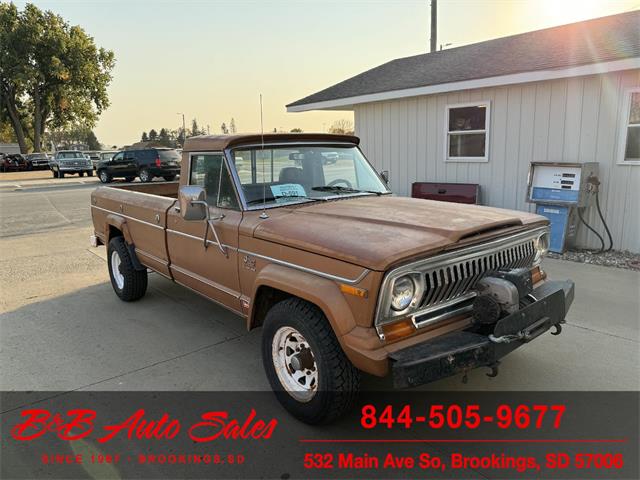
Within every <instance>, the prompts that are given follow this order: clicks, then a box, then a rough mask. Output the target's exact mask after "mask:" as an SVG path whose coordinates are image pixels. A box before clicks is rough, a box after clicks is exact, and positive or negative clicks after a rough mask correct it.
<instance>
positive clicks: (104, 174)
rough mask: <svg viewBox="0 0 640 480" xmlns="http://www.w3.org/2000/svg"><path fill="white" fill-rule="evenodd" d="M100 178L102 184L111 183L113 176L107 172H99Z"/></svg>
mask: <svg viewBox="0 0 640 480" xmlns="http://www.w3.org/2000/svg"><path fill="white" fill-rule="evenodd" d="M98 178H99V179H100V181H101V182H102V183H110V182H111V175H109V172H107V171H106V170H100V171H98Z"/></svg>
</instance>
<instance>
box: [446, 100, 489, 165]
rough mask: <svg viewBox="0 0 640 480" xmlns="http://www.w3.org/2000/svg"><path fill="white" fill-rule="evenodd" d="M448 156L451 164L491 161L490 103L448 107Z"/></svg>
mask: <svg viewBox="0 0 640 480" xmlns="http://www.w3.org/2000/svg"><path fill="white" fill-rule="evenodd" d="M446 113H447V115H446V120H447V121H446V149H447V150H446V156H445V160H446V161H450V162H486V161H488V160H489V141H488V138H489V102H481V103H471V104H465V105H448V106H447V112H446Z"/></svg>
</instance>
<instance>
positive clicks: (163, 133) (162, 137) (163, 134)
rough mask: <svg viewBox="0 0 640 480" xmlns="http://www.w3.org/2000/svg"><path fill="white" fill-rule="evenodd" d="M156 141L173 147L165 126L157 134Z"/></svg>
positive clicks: (164, 145)
mask: <svg viewBox="0 0 640 480" xmlns="http://www.w3.org/2000/svg"><path fill="white" fill-rule="evenodd" d="M158 142H159V143H160V144H161V145H162V146H163V147H175V142H174V143H173V144H172V142H171V138H169V132H168V131H167V129H166V128H161V129H160V133H159V134H158Z"/></svg>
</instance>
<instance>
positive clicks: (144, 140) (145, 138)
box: [140, 132, 149, 142]
mask: <svg viewBox="0 0 640 480" xmlns="http://www.w3.org/2000/svg"><path fill="white" fill-rule="evenodd" d="M140 141H141V142H148V141H149V137H148V136H147V132H142V138H140Z"/></svg>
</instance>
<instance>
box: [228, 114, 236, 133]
mask: <svg viewBox="0 0 640 480" xmlns="http://www.w3.org/2000/svg"><path fill="white" fill-rule="evenodd" d="M236 132H237V130H236V121H235V119H234V118H233V117H231V121H230V122H229V133H236Z"/></svg>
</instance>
